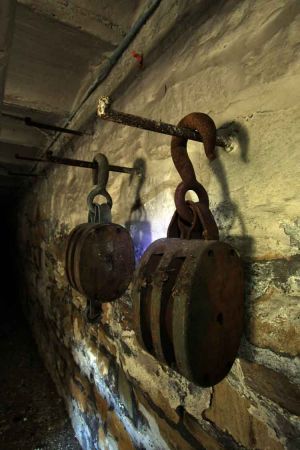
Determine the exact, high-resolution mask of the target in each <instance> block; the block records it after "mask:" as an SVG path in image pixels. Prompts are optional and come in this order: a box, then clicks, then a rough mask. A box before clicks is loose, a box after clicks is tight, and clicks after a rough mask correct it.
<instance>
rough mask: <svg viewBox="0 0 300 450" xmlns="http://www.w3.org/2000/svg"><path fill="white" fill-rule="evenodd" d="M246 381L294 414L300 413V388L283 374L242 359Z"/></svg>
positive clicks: (255, 389)
mask: <svg viewBox="0 0 300 450" xmlns="http://www.w3.org/2000/svg"><path fill="white" fill-rule="evenodd" d="M240 364H241V367H242V370H243V373H244V377H245V381H246V383H247V384H248V386H250V387H251V388H252V389H253V390H254V391H256V392H258V393H259V394H261V395H263V396H265V397H268V398H269V399H271V400H273V401H274V402H276V403H278V405H280V406H281V407H282V408H285V409H287V410H288V411H289V412H291V413H292V414H296V415H300V390H299V387H298V386H297V385H295V384H292V383H290V382H289V380H288V379H287V378H286V377H285V376H284V375H282V374H280V373H277V372H274V371H273V370H271V369H268V368H267V367H264V366H262V365H260V364H256V363H252V362H248V361H246V360H244V359H241V360H240Z"/></svg>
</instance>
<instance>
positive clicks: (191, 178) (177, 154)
mask: <svg viewBox="0 0 300 450" xmlns="http://www.w3.org/2000/svg"><path fill="white" fill-rule="evenodd" d="M178 126H179V127H185V128H191V129H193V130H197V131H198V133H199V134H200V135H201V137H202V139H203V145H204V151H205V154H206V156H207V158H208V159H209V160H210V161H212V160H214V159H215V158H216V153H215V146H216V137H217V131H216V126H215V123H214V121H213V120H212V119H211V118H210V117H209V116H208V115H207V114H204V113H196V112H194V113H190V114H188V115H187V116H185V117H183V119H181V120H180V122H179V123H178ZM171 156H172V159H173V162H174V165H175V167H176V169H177V171H178V173H179V175H180V177H181V179H182V183H180V185H179V186H178V188H177V189H176V194H175V204H176V209H177V211H178V213H179V214H180V216H181V217H182V218H183V219H185V220H189V219H190V220H192V214H191V210H190V208H189V207H188V206H187V204H186V202H185V194H186V192H187V191H188V190H193V191H194V192H196V194H197V196H198V198H199V202H200V203H203V204H204V205H206V206H207V208H208V207H209V200H208V195H207V192H206V190H205V189H204V187H203V186H202V184H201V183H199V182H198V181H197V179H196V174H195V170H194V167H193V164H192V162H191V160H190V158H189V156H188V153H187V139H186V138H184V137H178V136H173V137H172V141H171Z"/></svg>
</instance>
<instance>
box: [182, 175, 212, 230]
mask: <svg viewBox="0 0 300 450" xmlns="http://www.w3.org/2000/svg"><path fill="white" fill-rule="evenodd" d="M187 191H194V192H195V193H196V194H197V196H198V199H199V202H200V203H203V204H205V206H207V207H209V200H208V195H207V192H206V190H205V189H204V187H203V186H202V184H200V183H199V182H198V181H197V180H195V181H193V182H191V183H189V184H187V183H185V182H181V183H179V185H178V186H177V188H176V191H175V196H174V198H175V206H176V210H177V212H178V214H179V216H180V217H181V218H182V219H183V220H185V221H186V222H188V223H192V221H193V213H192V211H191V209H190V208H189V206H188V204H187V202H186V200H185V194H186V193H187Z"/></svg>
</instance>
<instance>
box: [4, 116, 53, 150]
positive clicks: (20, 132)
mask: <svg viewBox="0 0 300 450" xmlns="http://www.w3.org/2000/svg"><path fill="white" fill-rule="evenodd" d="M0 120H1V126H0V142H3V143H5V144H16V145H22V146H24V147H35V148H42V147H43V146H44V145H45V144H46V142H47V137H46V135H45V133H43V132H41V131H40V130H38V129H37V128H34V127H28V126H27V125H25V123H24V122H22V121H20V120H15V119H12V118H9V117H5V116H1V118H0Z"/></svg>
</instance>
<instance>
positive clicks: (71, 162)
mask: <svg viewBox="0 0 300 450" xmlns="http://www.w3.org/2000/svg"><path fill="white" fill-rule="evenodd" d="M15 158H16V159H22V160H24V161H35V162H42V163H47V162H50V163H54V164H63V165H66V166H74V167H83V168H84V169H97V163H96V162H90V161H83V160H80V159H71V158H60V157H58V156H53V155H52V152H47V154H46V158H47V159H41V158H33V157H29V156H20V155H18V154H17V153H16V154H15ZM108 167H109V170H110V172H119V173H128V174H132V173H136V174H139V169H135V168H133V167H121V166H115V165H109V166H108Z"/></svg>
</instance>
